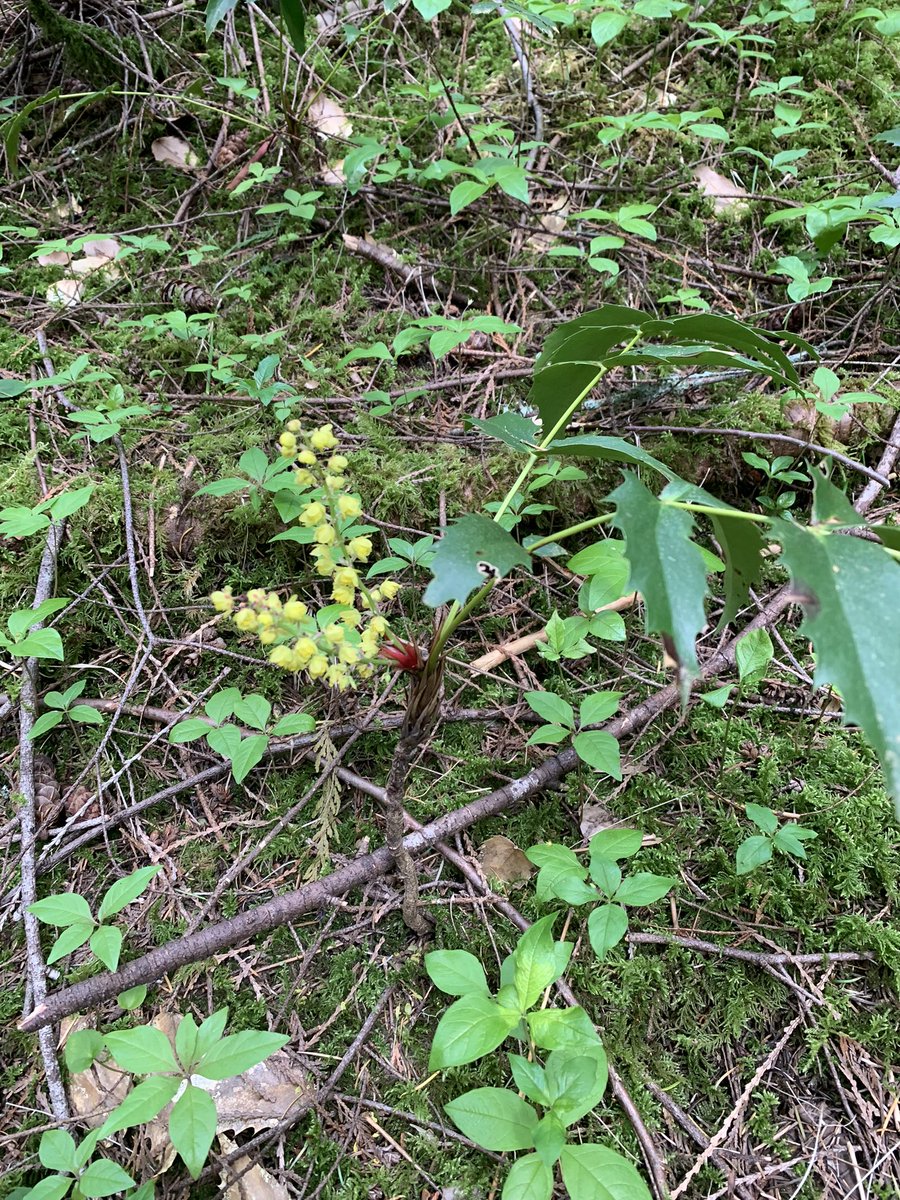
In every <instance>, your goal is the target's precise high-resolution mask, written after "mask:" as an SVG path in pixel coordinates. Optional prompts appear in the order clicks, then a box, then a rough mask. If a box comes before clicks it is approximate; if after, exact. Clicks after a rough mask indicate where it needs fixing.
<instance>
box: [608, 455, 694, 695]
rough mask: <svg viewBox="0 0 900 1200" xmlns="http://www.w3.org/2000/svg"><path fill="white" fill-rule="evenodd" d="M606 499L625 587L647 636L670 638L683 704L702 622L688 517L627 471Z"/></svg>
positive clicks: (691, 528)
mask: <svg viewBox="0 0 900 1200" xmlns="http://www.w3.org/2000/svg"><path fill="white" fill-rule="evenodd" d="M610 499H611V500H613V501H615V504H616V515H615V518H614V520H613V524H614V525H615V526H616V528H617V529H619V530H621V531H622V533H623V534H624V535H625V557H626V558H627V559H628V562H629V565H630V567H631V578H630V581H629V585H628V586H629V588H633V589H634V590H635V591H638V592H640V593H641V595H642V596H643V597H644V607H645V610H646V622H647V632H648V633H662V634H665V635H666V636H667V637H668V638H670V639H671V642H672V648H673V649H674V657H675V658H676V660H677V662H678V674H679V679H680V683H681V689H682V698H683V699H685V700H686V699H687V692H688V689H689V687H690V681H691V677H692V676H693V675H695V674H696V672H697V669H698V667H697V653H696V648H695V643H696V639H697V634H698V633H699V632H700V630H701V629H702V628H703V626H704V624H705V623H706V614H705V612H704V610H703V600H704V597H705V596H706V594H707V588H706V563H705V562H704V559H703V555H702V554H701V553H700V548H699V546H697V545H696V544H695V543H694V542H692V541H691V533H692V531H693V528H694V520H693V517H692V516H691V515H690V513H687V512H684V511H683V510H682V509H678V508H673V507H672V506H671V505H668V504H665V503H664V502H662V501H660V500H658V499H657V498H656V496H654V495H653V493H652V492H651V491H649V490H648V489H647V488H646V487H644V485H643V484H642V483H641V482H640V480H639V479H638V478H637V476H635V475H631V474H630V473H626V475H625V478H624V480H623V481H622V483H621V484H620V485H619V487H617V488H616V490H615V491H614V492H613V493H612V494H611V495H610Z"/></svg>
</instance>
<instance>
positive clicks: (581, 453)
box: [547, 433, 677, 479]
mask: <svg viewBox="0 0 900 1200" xmlns="http://www.w3.org/2000/svg"><path fill="white" fill-rule="evenodd" d="M547 452H548V453H549V454H557V455H559V456H561V457H572V458H599V459H602V460H603V461H604V462H620V463H628V464H629V465H631V466H634V467H638V466H644V467H651V468H652V469H653V470H654V471H658V472H659V474H660V475H663V476H665V478H666V479H675V478H677V477H676V476H675V475H674V473H673V472H672V471H670V470H669V468H668V467H667V466H666V465H665V463H661V462H660V461H659V459H658V458H654V457H653V455H652V454H648V453H647V451H646V450H642V449H641V448H640V446H633V445H632V444H631V442H626V441H625V440H624V439H623V438H617V437H604V436H603V435H602V434H599V433H583V434H580V435H578V436H576V437H568V438H559V439H557V440H556V441H555V442H551V443H550V445H549V447H548V451H547Z"/></svg>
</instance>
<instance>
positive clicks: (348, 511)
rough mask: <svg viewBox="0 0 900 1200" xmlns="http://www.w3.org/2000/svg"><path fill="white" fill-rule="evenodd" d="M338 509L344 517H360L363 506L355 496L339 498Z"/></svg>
mask: <svg viewBox="0 0 900 1200" xmlns="http://www.w3.org/2000/svg"><path fill="white" fill-rule="evenodd" d="M337 509H338V512H339V513H340V514H341V516H342V517H358V516H359V515H360V513H361V512H362V505H361V504H360V502H359V501H358V500H357V498H356V497H355V496H347V495H343V496H338V501H337Z"/></svg>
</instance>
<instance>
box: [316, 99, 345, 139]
mask: <svg viewBox="0 0 900 1200" xmlns="http://www.w3.org/2000/svg"><path fill="white" fill-rule="evenodd" d="M306 119H307V120H308V121H309V123H310V125H311V126H312V128H313V132H314V133H317V134H318V135H319V137H323V138H329V137H342V138H346V137H349V136H350V134H351V133H352V132H353V123H352V122H351V121H350V119H349V117H348V116H347V114H346V113H345V112H344V110H343V109H342V108H341V106H340V105H339V104H338V102H337V101H336V100H332V99H331V97H330V96H323V95H321V94H320V95H318V96H316V98H315V100H313V102H312V104H310V106H309V108H308V109H307V110H306Z"/></svg>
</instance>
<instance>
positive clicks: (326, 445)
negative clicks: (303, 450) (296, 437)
mask: <svg viewBox="0 0 900 1200" xmlns="http://www.w3.org/2000/svg"><path fill="white" fill-rule="evenodd" d="M309 444H310V445H311V446H312V448H313V450H331V449H333V448H334V447H335V446H336V445H337V444H338V440H337V438H336V437H335V436H334V433H333V431H332V426H331V425H320V426H319V428H318V429H314V430H313V431H312V433H311V434H310V435H309Z"/></svg>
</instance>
